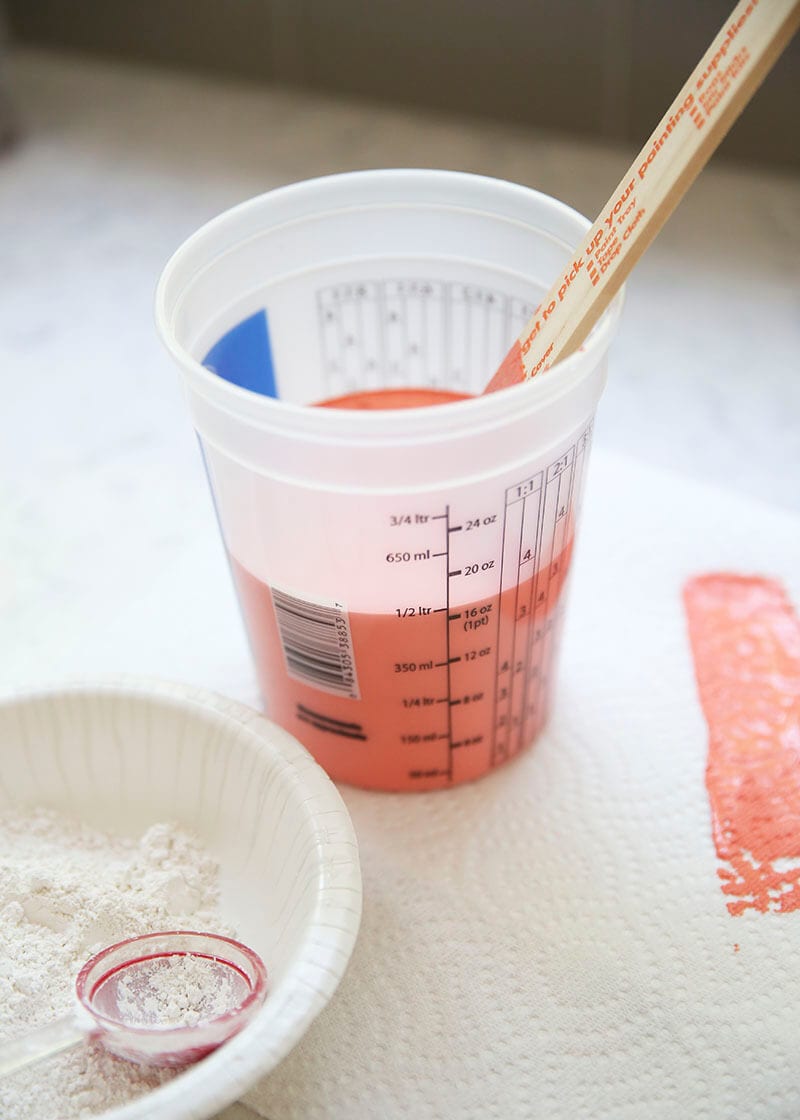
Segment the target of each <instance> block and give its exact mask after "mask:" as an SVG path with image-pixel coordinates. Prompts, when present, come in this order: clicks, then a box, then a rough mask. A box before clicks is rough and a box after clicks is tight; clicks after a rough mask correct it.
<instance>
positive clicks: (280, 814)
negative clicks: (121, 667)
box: [0, 679, 361, 1120]
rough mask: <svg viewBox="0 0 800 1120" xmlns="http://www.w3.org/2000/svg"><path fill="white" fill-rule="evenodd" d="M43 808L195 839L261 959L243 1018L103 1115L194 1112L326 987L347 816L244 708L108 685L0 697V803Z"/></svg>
mask: <svg viewBox="0 0 800 1120" xmlns="http://www.w3.org/2000/svg"><path fill="white" fill-rule="evenodd" d="M34 805H44V806H48V807H50V808H52V809H55V810H58V811H59V812H63V813H65V814H68V815H70V816H72V817H77V818H79V819H82V820H84V821H85V822H86V823H87V824H89V825H91V826H93V827H96V828H101V829H107V830H109V831H112V832H116V833H123V834H127V835H131V836H137V837H138V836H140V835H141V834H142V833H143V832H144V831H145V830H146V829H147V828H148V827H149V826H150V825H152V824H155V823H156V822H159V821H174V822H176V823H177V824H179V825H181V826H183V827H185V828H187V829H190V830H191V831H193V832H194V833H196V834H197V835H198V836H199V837H200V838H201V839H202V840H203V842H204V844H205V846H206V848H207V849H208V851H209V852H210V853H211V855H212V856H214V858H215V859H216V860H218V861H219V864H220V868H221V899H220V909H221V911H222V916H223V919H224V920H225V921H226V922H228V923H230V924H231V925H232V926H233V927H234V929H235V930H236V933H237V936H238V937H239V939H240V940H242V941H244V942H246V943H247V944H249V945H250V946H252V948H254V949H255V950H256V952H258V953H259V954H260V955H261V957H262V958H263V960H264V962H265V964H266V966H267V971H268V975H269V994H268V996H267V999H266V1002H265V1003H264V1006H263V1008H262V1009H261V1011H260V1012H259V1013H258V1015H257V1016H256V1017H255V1018H254V1019H253V1021H252V1022H251V1023H250V1024H248V1026H247V1027H245V1029H244V1030H243V1031H242V1032H241V1033H240V1034H239V1035H237V1036H236V1037H235V1038H233V1039H231V1040H230V1041H229V1042H228V1043H226V1044H225V1045H224V1046H223V1047H221V1048H220V1049H219V1050H217V1051H216V1052H215V1053H213V1054H211V1055H210V1056H209V1057H207V1058H205V1059H204V1060H203V1061H202V1062H199V1063H198V1064H197V1065H196V1066H192V1067H189V1068H188V1069H186V1070H185V1071H183V1072H181V1073H180V1074H179V1075H178V1076H177V1077H176V1078H175V1079H174V1080H172V1081H170V1082H168V1083H167V1084H165V1085H163V1086H161V1087H160V1088H158V1089H155V1090H152V1091H151V1092H149V1093H145V1094H144V1096H142V1097H140V1098H137V1099H135V1100H133V1101H131V1102H129V1103H128V1104H126V1105H124V1106H121V1107H118V1108H114V1109H112V1110H109V1111H106V1112H104V1113H103V1114H102V1116H103V1120H112V1118H113V1120H139V1118H141V1120H144V1118H145V1117H146V1118H147V1120H161V1118H164V1120H166V1118H169V1120H201V1118H202V1120H205V1118H207V1117H210V1116H213V1115H214V1114H215V1113H216V1112H218V1111H219V1110H220V1109H221V1108H224V1107H225V1106H226V1105H228V1104H230V1103H231V1102H232V1101H234V1100H236V1099H237V1097H239V1096H241V1095H242V1094H243V1093H245V1092H246V1091H247V1090H248V1089H249V1088H250V1087H251V1086H252V1085H253V1084H254V1082H255V1081H257V1080H258V1079H259V1078H260V1077H263V1076H264V1075H265V1074H267V1073H269V1071H270V1070H271V1069H273V1068H274V1066H276V1065H277V1063H278V1062H279V1061H280V1060H281V1058H283V1057H284V1056H285V1055H286V1054H287V1053H288V1052H289V1050H290V1049H291V1048H292V1047H293V1046H294V1045H295V1043H296V1042H297V1041H298V1040H299V1039H300V1037H301V1036H302V1035H303V1033H304V1031H305V1030H306V1029H307V1028H308V1026H309V1024H310V1023H311V1022H312V1020H313V1019H314V1018H315V1017H316V1015H317V1014H318V1013H319V1012H320V1011H321V1010H322V1008H323V1007H324V1006H325V1004H326V1003H327V1002H328V1000H329V999H330V998H331V996H332V995H333V993H334V991H335V990H336V987H337V985H338V983H339V981H340V979H341V978H342V976H343V974H344V972H345V969H346V967H347V964H348V961H349V959H350V955H351V953H352V950H353V946H354V944H355V940H356V936H357V933H358V926H359V921H360V916H361V873H360V869H359V862H358V849H357V845H356V838H355V834H354V832H353V827H352V823H351V821H350V817H349V815H348V813H347V810H346V808H345V806H344V804H343V802H342V800H341V798H340V796H339V794H338V792H337V790H336V788H335V786H334V785H333V783H332V782H331V781H330V779H329V778H328V777H327V775H326V774H325V773H324V771H323V770H322V769H321V768H320V767H319V766H318V765H317V763H316V762H314V760H313V759H312V758H311V756H310V755H309V754H308V753H307V751H306V750H305V749H304V748H303V747H302V746H301V745H300V744H299V743H298V742H297V740H296V739H294V738H293V737H292V736H291V735H289V734H288V733H287V732H285V731H283V730H281V729H280V728H278V727H276V726H275V725H274V724H272V723H270V722H269V721H268V720H266V719H264V718H263V717H262V716H260V715H259V714H258V713H257V712H255V711H253V710H252V709H250V708H247V707H245V706H243V705H241V704H237V703H233V702H231V701H228V700H225V699H224V698H223V697H220V696H217V695H215V694H213V693H210V692H206V691H203V690H199V689H194V688H191V687H187V686H182V685H175V684H171V683H166V682H161V681H141V680H130V679H123V680H115V681H112V682H109V683H105V684H100V685H95V684H92V685H86V684H80V685H74V686H69V687H65V688H63V689H58V690H50V691H46V692H37V693H27V694H24V695H22V696H17V697H12V698H9V699H6V700H3V701H0V810H2V809H6V808H8V807H12V806H34Z"/></svg>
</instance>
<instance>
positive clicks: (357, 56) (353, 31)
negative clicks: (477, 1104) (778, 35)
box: [6, 0, 800, 167]
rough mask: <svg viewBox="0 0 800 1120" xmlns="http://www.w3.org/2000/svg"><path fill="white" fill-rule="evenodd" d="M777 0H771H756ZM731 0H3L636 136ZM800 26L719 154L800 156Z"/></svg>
mask: <svg viewBox="0 0 800 1120" xmlns="http://www.w3.org/2000/svg"><path fill="white" fill-rule="evenodd" d="M762 2H766V3H769V2H770V0H762ZM732 7H733V0H488V2H487V0H484V2H482V3H479V2H478V0H296V2H292V0H160V2H158V3H156V2H154V0H139V2H138V3H134V2H131V0H79V2H74V3H71V2H66V0H6V11H7V17H8V23H9V25H10V31H11V37H12V40H15V41H17V42H20V43H24V44H29V45H39V46H53V47H65V48H69V49H73V50H80V51H88V52H94V53H100V54H104V55H112V56H118V57H120V58H125V59H129V60H139V61H148V62H151V63H160V64H165V65H169V66H178V67H184V68H190V69H192V70H195V71H201V72H204V73H207V74H209V75H215V76H219V75H224V76H230V77H233V78H237V79H249V80H256V81H274V82H281V83H289V84H293V85H300V86H305V87H308V88H310V89H315V90H323V91H325V90H327V91H331V92H335V93H343V94H353V95H358V96H365V97H370V98H377V99H380V100H383V101H390V102H395V103H399V104H405V105H415V106H423V107H426V108H430V109H435V110H441V111H447V112H456V113H472V114H474V113H478V114H481V115H485V116H493V117H497V118H501V119H503V120H507V121H512V122H516V123H525V124H532V125H536V126H540V127H547V128H554V129H559V130H562V131H564V130H566V131H573V132H578V133H581V134H584V135H587V134H588V135H594V136H597V137H601V138H606V139H612V140H620V141H625V142H630V143H632V144H635V145H638V143H640V142H641V143H643V142H644V140H645V138H646V137H647V135H649V133H650V131H651V130H652V129H653V128H654V126H655V124H656V123H657V121H658V119H659V118H660V116H661V114H662V113H663V111H664V109H665V108H666V107H667V105H668V104H669V102H670V101H671V100H672V98H673V96H674V95H675V94H676V93H677V91H678V89H679V88H680V86H681V85H682V84H683V82H684V81H685V79H686V78H687V77H688V75H689V73H690V71H691V69H692V67H693V66H694V65H695V63H696V62H697V60H698V59H699V57H700V55H701V54H702V52H703V51H704V50H705V48H706V46H707V45H708V43H709V42H710V40H711V39H712V37H713V36H714V34H715V33H716V32H717V31H718V30H719V28H720V27H721V26H722V24H723V23H724V21H725V20H726V18H727V16H728V14H729V13H730V10H731V8H732ZM798 105H800V37H796V38H795V40H794V41H793V42H792V43H791V44H790V45H789V47H788V49H787V51H786V52H785V54H784V55H783V57H782V58H781V59H779V61H778V63H777V65H776V66H775V69H774V70H773V71H772V73H771V74H770V75H769V77H768V78H767V81H766V83H765V84H764V86H763V87H762V88H761V90H759V92H758V93H757V94H756V96H755V98H754V99H753V101H752V102H751V104H750V105H749V106H748V108H747V109H746V110H745V112H744V114H743V115H742V117H741V118H740V120H739V122H738V123H737V125H736V127H735V129H734V130H733V132H732V133H731V135H730V136H729V137H728V138H727V139H726V141H725V142H724V145H723V147H722V148H721V150H720V156H721V157H722V156H727V157H729V158H730V157H733V158H736V159H740V160H746V161H748V162H751V163H763V164H771V165H778V166H784V167H797V166H800V145H798V142H797V132H798V126H797V107H798Z"/></svg>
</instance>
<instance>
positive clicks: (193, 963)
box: [116, 956, 247, 1027]
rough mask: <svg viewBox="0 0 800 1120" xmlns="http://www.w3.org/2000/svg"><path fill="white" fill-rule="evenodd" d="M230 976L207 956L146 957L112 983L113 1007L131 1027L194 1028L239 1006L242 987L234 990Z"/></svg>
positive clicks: (226, 968)
mask: <svg viewBox="0 0 800 1120" xmlns="http://www.w3.org/2000/svg"><path fill="white" fill-rule="evenodd" d="M234 975H235V973H233V972H232V970H231V969H230V968H229V967H228V966H227V965H222V966H220V965H219V964H217V962H216V961H214V960H210V959H209V958H207V957H194V956H170V957H162V958H160V959H159V960H153V961H145V962H143V963H142V965H138V966H137V967H136V968H135V969H129V970H128V974H127V975H126V976H125V977H124V978H123V979H122V980H120V982H119V984H117V989H116V996H117V1001H116V1002H117V1008H118V1010H119V1013H120V1016H121V1018H123V1019H124V1020H125V1022H126V1023H130V1024H131V1026H139V1025H144V1026H147V1025H152V1026H158V1027H194V1026H197V1024H198V1023H207V1022H208V1021H209V1019H217V1018H219V1016H220V1015H224V1014H225V1012H226V1011H231V1010H232V1009H233V1008H234V1007H238V1006H239V1004H240V1003H241V1002H242V1000H243V998H244V996H245V995H246V994H247V991H246V988H244V989H243V991H241V992H237V991H236V990H235V986H234V982H233V977H234Z"/></svg>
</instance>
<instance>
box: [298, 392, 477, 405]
mask: <svg viewBox="0 0 800 1120" xmlns="http://www.w3.org/2000/svg"><path fill="white" fill-rule="evenodd" d="M468 398H469V393H456V392H453V391H452V390H450V389H427V388H426V389H408V388H402V389H364V390H362V391H361V392H359V393H346V394H345V395H344V396H343V397H329V398H328V400H325V401H319V403H318V407H319V408H357V409H368V410H369V411H374V410H376V409H381V410H383V409H387V408H422V407H423V406H427V405H434V404H449V403H450V402H452V401H464V400H467V399H468Z"/></svg>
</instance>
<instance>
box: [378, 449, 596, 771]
mask: <svg viewBox="0 0 800 1120" xmlns="http://www.w3.org/2000/svg"><path fill="white" fill-rule="evenodd" d="M590 435H591V431H590V429H589V428H587V429H586V431H585V432H584V433H583V434H582V435H581V436H580V437H579V439H578V440H577V441H576V442H575V443H574V444H573V445H572V446H571V447H570V448H569V449H568V450H567V451H566V452H565V453H564V454H563V455H561V456H560V457H559V458H558V459H557V460H555V461H554V462H553V463H551V464H550V465H549V466H548V467H546V468H544V469H542V470H541V471H539V472H537V473H535V474H532V475H530V476H529V477H527V478H525V479H523V480H521V481H520V482H518V483H516V484H514V485H512V486H509V487H507V488H506V490H505V494H504V504H503V509H502V514H499V513H489V512H486V513H483V514H481V515H476V516H475V517H474V518H462V519H460V521H459V522H458V523H455V524H453V523H452V519H451V514H452V510H451V506H450V505H447V506H446V507H445V509H444V512H443V513H439V514H435V515H428V516H425V515H414V516H415V518H418V519H419V518H422V517H424V519H425V521H429V522H430V523H431V527H432V528H433V526H434V524H436V525H437V526H438V527H439V528H440V530H441V538H440V539H441V541H442V545H440V547H439V548H437V547H436V546H435V545H434V544H431V546H430V547H429V548H426V549H417V550H410V549H409V550H401V551H400V552H398V553H397V554H396V555H397V556H398V558H399V557H402V558H403V559H402V561H400V562H406V561H408V562H411V563H414V562H415V561H422V562H425V561H432V562H437V561H438V562H440V563H441V564H442V565H443V587H444V604H443V605H441V606H438V607H434V606H427V605H416V606H414V607H408V608H403V609H402V610H401V609H400V608H398V609H397V611H396V614H397V615H398V616H399V617H410V616H416V617H421V616H431V618H430V619H429V620H428V621H432V616H442V623H443V627H444V629H443V630H442V631H439V633H440V634H441V643H440V642H439V640H438V639H437V640H436V641H437V647H438V649H439V656H438V658H437V656H436V654H435V653H433V656H432V657H429V658H428V659H427V660H425V661H422V660H419V661H416V662H414V663H413V664H412V665H410V666H407V668H408V669H409V670H411V671H413V672H414V673H415V674H419V673H421V672H424V673H432V674H440V679H441V682H442V689H441V693H438V692H437V690H436V689H435V688H434V689H433V690H432V694H431V695H425V696H423V695H419V696H416V695H415V696H413V697H407V698H406V699H404V701H403V704H404V706H405V707H415V708H427V709H429V710H430V713H431V716H432V717H434V716H435V713H440V715H441V716H442V717H443V718H441V719H438V720H435V722H434V721H432V722H431V723H430V724H428V725H427V726H426V727H425V729H424V730H421V731H420V732H418V733H416V734H410V735H406V736H404V737H403V741H404V742H405V743H406V744H407V745H408V746H409V748H410V749H411V750H412V751H413V752H414V754H416V755H417V758H418V759H419V752H420V750H422V751H423V752H424V765H419V764H417V765H414V766H412V767H410V768H409V770H408V775H409V777H410V778H411V779H428V778H432V777H441V778H444V779H446V780H447V781H453V779H454V770H455V769H456V768H457V767H458V766H459V762H458V760H459V759H460V758H461V757H462V756H465V752H469V751H470V750H472V751H477V752H479V753H480V754H481V755H482V756H483V757H484V758H485V759H486V760H487V761H488V762H489V764H490V765H491V766H497V765H500V764H501V763H502V762H505V761H506V760H507V759H509V758H511V757H513V756H514V755H516V754H517V753H518V752H519V751H521V750H522V749H523V748H524V747H525V746H526V745H527V743H528V742H530V741H531V740H532V739H533V738H534V736H535V735H536V733H537V732H538V730H539V729H540V728H541V726H542V724H543V723H544V720H545V718H546V715H547V711H546V705H547V701H548V698H549V689H548V686H549V683H550V682H549V680H548V677H549V674H550V673H551V672H552V664H553V661H554V657H555V654H556V648H555V646H556V643H557V640H558V632H559V620H560V615H561V605H562V604H561V597H562V591H563V588H564V583H565V579H566V576H567V571H568V568H569V562H570V555H571V550H572V535H573V529H574V525H575V521H576V515H577V510H576V508H575V506H576V504H577V502H578V501H579V500H580V495H581V490H582V483H583V476H584V470H585V465H586V456H587V452H588V448H589V441H590ZM412 520H413V519H412ZM498 522H500V534H499V538H498V536H497V535H496V534H497V528H498ZM498 539H499V549H498ZM455 542H457V543H455ZM442 546H443V547H442ZM387 559H388V557H387ZM490 573H491V574H492V575H496V579H495V580H494V581H493V588H494V590H493V592H492V593H491V594H489V595H488V596H485V597H483V598H481V597H478V596H476V595H474V594H471V593H470V592H469V590H467V589H468V588H469V581H470V580H471V579H475V578H476V577H478V578H480V579H482V580H483V581H484V583H483V586H485V580H486V577H487V576H488V575H489V574H490ZM432 633H434V632H432ZM437 752H442V753H440V754H438V763H437V762H436V759H437ZM420 761H421V760H420Z"/></svg>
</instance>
